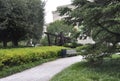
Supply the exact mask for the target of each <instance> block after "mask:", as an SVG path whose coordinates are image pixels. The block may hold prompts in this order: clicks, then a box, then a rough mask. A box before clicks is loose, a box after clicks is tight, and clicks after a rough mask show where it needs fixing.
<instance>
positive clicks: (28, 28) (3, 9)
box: [0, 0, 44, 47]
mask: <svg viewBox="0 0 120 81" xmlns="http://www.w3.org/2000/svg"><path fill="white" fill-rule="evenodd" d="M43 16H44V10H43V4H42V2H41V1H40V0H0V40H1V41H2V42H3V46H4V47H6V46H7V42H8V41H12V42H13V45H14V46H18V42H19V41H20V40H24V39H26V38H27V37H28V36H29V37H32V38H35V37H36V38H37V39H38V37H39V38H40V37H41V32H42V30H43V22H44V18H43ZM34 31H35V32H34ZM36 32H37V33H36Z"/></svg>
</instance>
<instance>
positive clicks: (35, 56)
mask: <svg viewBox="0 0 120 81" xmlns="http://www.w3.org/2000/svg"><path fill="white" fill-rule="evenodd" d="M63 48H64V47H57V46H46V47H35V48H14V49H2V50H0V68H6V67H11V66H17V65H22V64H26V63H30V62H35V61H39V60H42V59H48V58H56V57H59V54H60V51H61V49H63Z"/></svg>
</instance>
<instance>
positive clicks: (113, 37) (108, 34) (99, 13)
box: [59, 0, 120, 54]
mask: <svg viewBox="0 0 120 81" xmlns="http://www.w3.org/2000/svg"><path fill="white" fill-rule="evenodd" d="M72 5H74V6H75V8H74V9H70V8H69V9H68V8H61V9H59V12H60V13H61V14H60V15H66V14H67V15H68V16H67V17H65V18H64V21H65V22H66V23H68V24H72V25H74V24H75V23H77V22H79V23H80V25H83V26H84V28H83V30H82V31H83V32H84V34H86V35H87V36H91V37H92V38H93V40H94V41H95V42H96V43H95V45H94V46H92V54H96V52H97V53H98V54H101V53H108V54H109V53H110V54H113V53H114V52H118V51H119V50H117V49H118V48H117V47H118V43H120V32H119V31H120V0H94V2H90V1H87V0H73V3H72ZM103 46H104V47H105V48H106V49H101V48H103ZM96 47H97V48H96ZM93 50H94V52H93ZM97 50H99V52H98V51H97ZM100 50H101V51H100ZM89 53H90V52H89Z"/></svg>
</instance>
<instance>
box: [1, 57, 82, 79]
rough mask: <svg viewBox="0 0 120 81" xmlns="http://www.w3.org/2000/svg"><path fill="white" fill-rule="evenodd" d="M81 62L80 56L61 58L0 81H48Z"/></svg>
mask: <svg viewBox="0 0 120 81" xmlns="http://www.w3.org/2000/svg"><path fill="white" fill-rule="evenodd" d="M81 60H82V56H75V57H68V58H61V59H58V60H55V61H51V62H47V63H44V64H42V65H40V66H37V67H34V68H32V69H28V70H25V71H23V72H20V73H17V74H14V75H12V76H9V77H6V78H1V79H0V81H49V80H50V79H51V78H52V77H53V76H54V75H56V74H57V73H59V72H60V71H62V70H63V69H65V68H66V67H68V66H70V65H72V64H74V63H76V62H79V61H81Z"/></svg>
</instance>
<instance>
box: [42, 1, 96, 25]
mask: <svg viewBox="0 0 120 81" xmlns="http://www.w3.org/2000/svg"><path fill="white" fill-rule="evenodd" d="M42 1H45V2H46V6H45V23H50V22H52V21H53V15H52V11H55V10H56V8H57V7H58V6H62V5H67V4H71V0H42ZM88 1H94V0H88Z"/></svg>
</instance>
